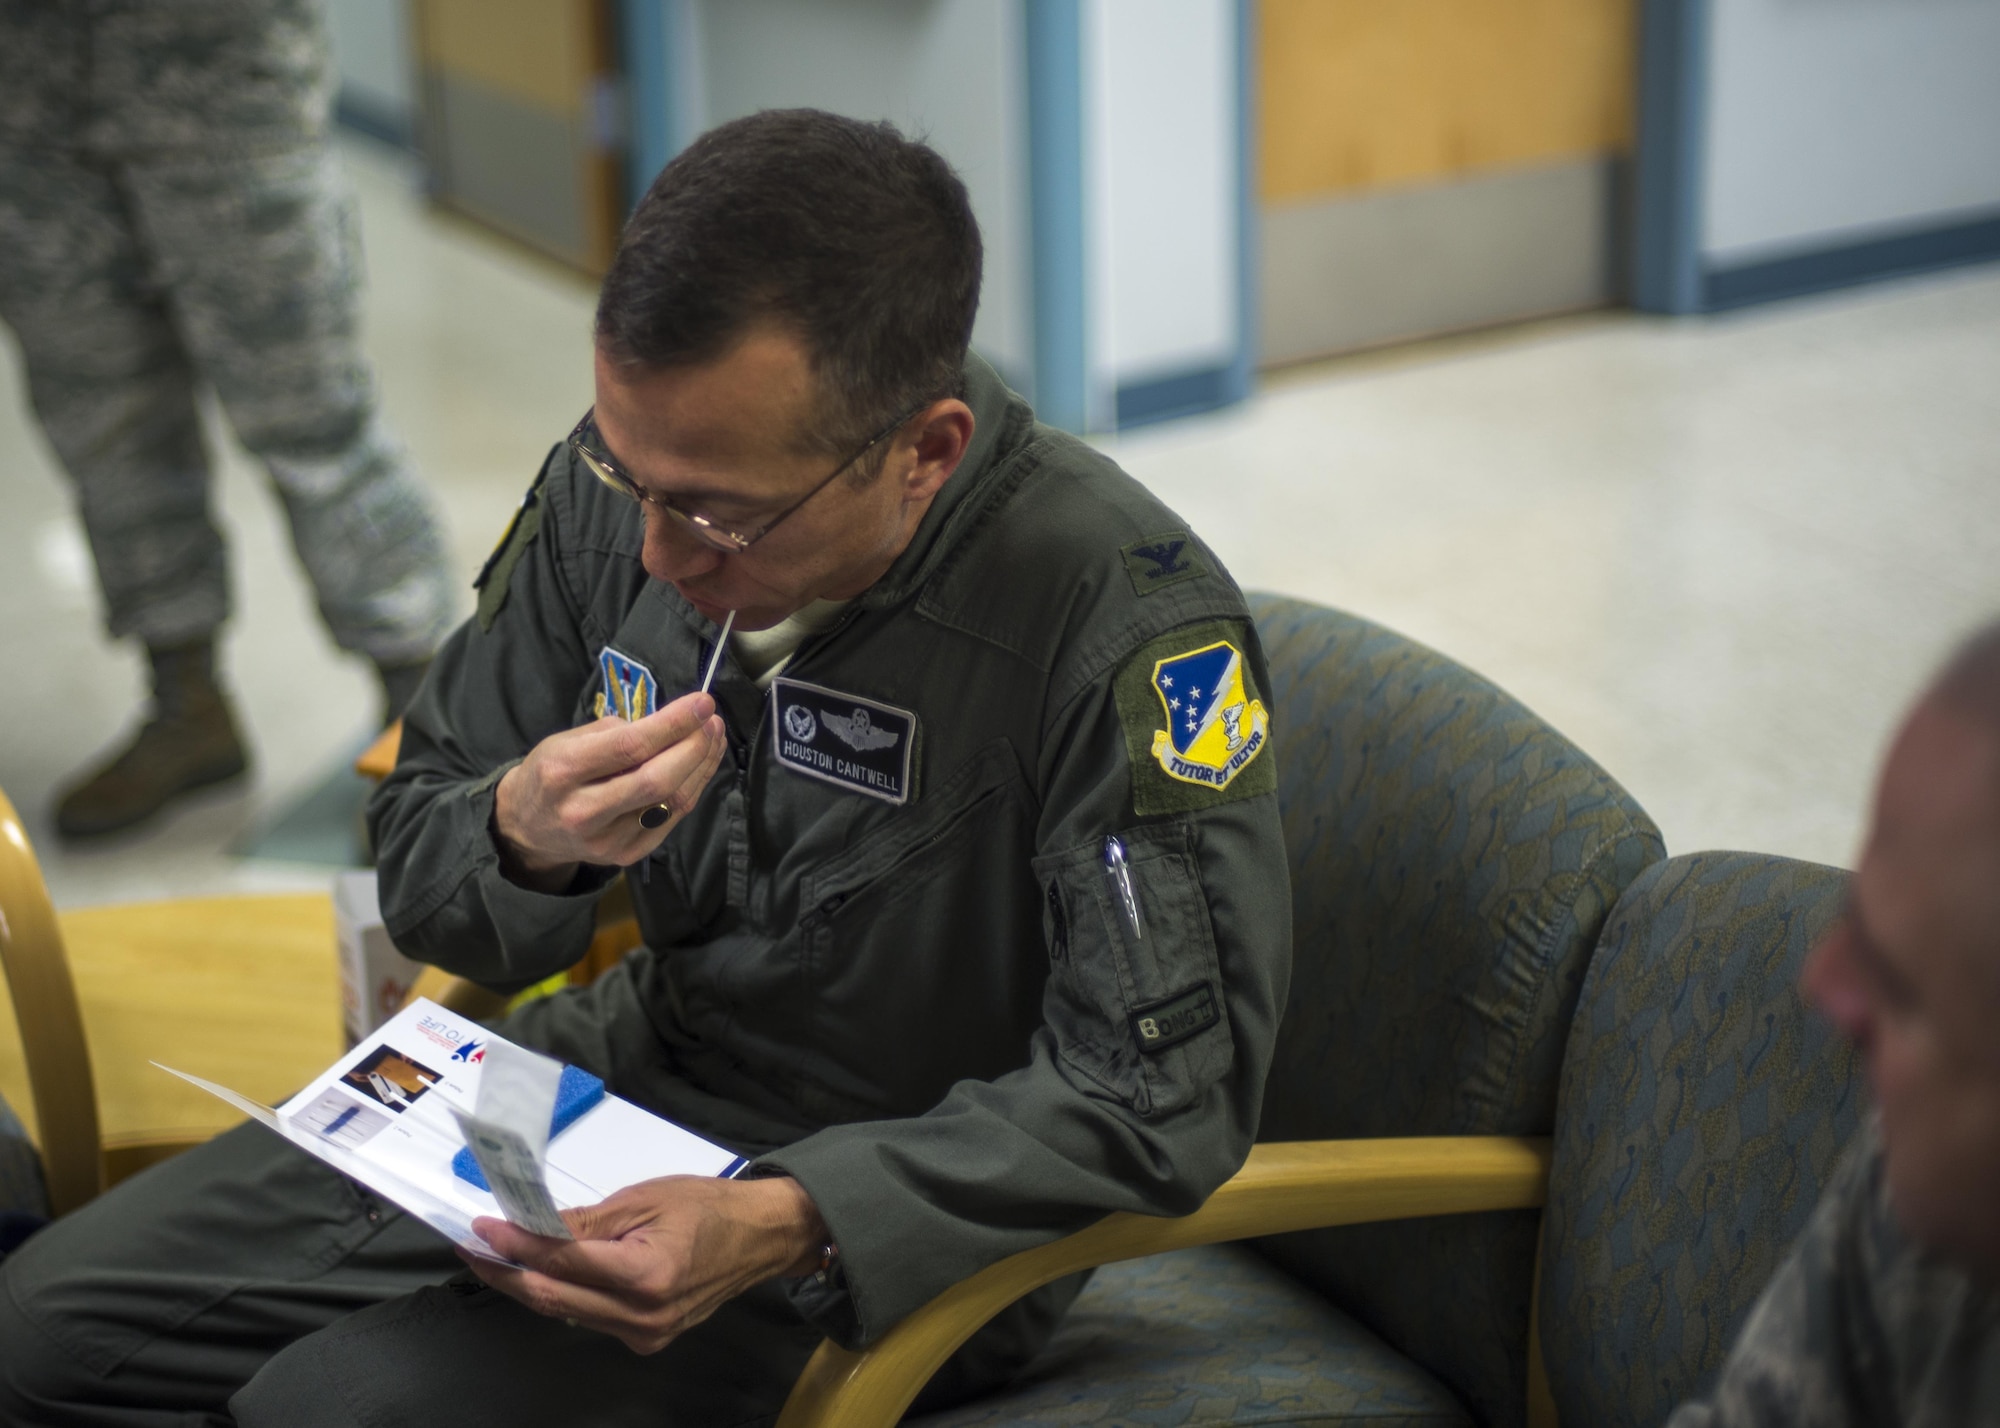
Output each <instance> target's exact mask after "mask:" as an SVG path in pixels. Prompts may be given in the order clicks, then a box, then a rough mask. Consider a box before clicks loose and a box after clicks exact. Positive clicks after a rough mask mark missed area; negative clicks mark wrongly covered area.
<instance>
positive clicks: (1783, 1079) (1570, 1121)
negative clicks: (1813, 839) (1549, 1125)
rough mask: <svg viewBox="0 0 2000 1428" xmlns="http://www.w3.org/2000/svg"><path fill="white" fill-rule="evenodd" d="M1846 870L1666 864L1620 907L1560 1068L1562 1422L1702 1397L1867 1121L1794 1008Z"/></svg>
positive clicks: (1550, 1216) (1557, 1303)
mask: <svg viewBox="0 0 2000 1428" xmlns="http://www.w3.org/2000/svg"><path fill="white" fill-rule="evenodd" d="M1845 889H1846V875H1845V874H1844V873H1840V872H1837V871H1835V870H1834V869H1832V868H1823V867H1818V866H1816V865H1813V864H1810V863H1798V862H1793V861H1792V860H1790V859H1787V858H1773V857H1768V856H1765V855H1763V854H1758V853H1696V854H1694V855H1692V856H1690V857H1683V858H1674V859H1671V860H1670V861H1668V862H1665V863H1658V864H1655V865H1654V866H1653V867H1651V868H1649V869H1647V870H1646V871H1645V872H1644V873H1642V874H1641V875H1640V876H1639V878H1638V880H1637V881H1636V882H1634V883H1633V885H1632V886H1631V887H1630V888H1628V889H1626V891H1625V895H1624V896H1623V897H1622V898H1620V899H1619V901H1618V905H1617V907H1616V908H1614V909H1613V910H1612V913H1611V918H1610V921H1609V922H1608V924H1607V925H1606V927H1605V931H1604V936H1603V937H1602V938H1601V939H1600V940H1599V943H1598V948H1597V954H1596V956H1595V957H1594V958H1592V960H1591V964H1590V972H1589V974H1588V975H1587V976H1586V977H1585V979H1584V985H1583V992H1582V997H1581V1000H1580V1001H1579V1003H1578V1006H1577V1010H1576V1017H1575V1020H1574V1022H1573V1023H1572V1025H1571V1028H1570V1034H1569V1045H1568V1048H1567V1051H1566V1053H1565V1055H1564V1058H1563V1072H1562V1093H1561V1099H1560V1101H1559V1103H1558V1107H1557V1111H1556V1136H1555V1168H1554V1172H1553V1174H1552V1177H1551V1181H1550V1186H1549V1201H1548V1210H1547V1212H1546V1224H1547V1230H1546V1234H1545V1236H1544V1243H1543V1248H1542V1260H1541V1265H1542V1296H1541V1308H1540V1314H1541V1346H1542V1353H1543V1357H1544V1360H1545V1362H1546V1366H1547V1374H1548V1384H1549V1389H1550V1392H1551V1394H1552V1395H1553V1406H1554V1408H1555V1409H1556V1410H1557V1411H1558V1412H1559V1413H1560V1415H1561V1419H1562V1421H1563V1422H1564V1423H1567V1424H1573V1425H1577V1428H1582V1425H1591V1428H1642V1425H1643V1428H1657V1425H1659V1424H1660V1423H1662V1422H1664V1421H1665V1419H1666V1416H1667V1414H1668V1413H1669V1412H1671V1411H1672V1409H1673V1406H1674V1405H1675V1404H1676V1403H1677V1402H1679V1401H1680V1400H1681V1399H1683V1398H1686V1397H1689V1396H1692V1395H1695V1394H1699V1393H1701V1392H1704V1391H1705V1390H1706V1389H1707V1388H1708V1386H1709V1384H1710V1383H1711V1382H1712V1380H1713V1375H1714V1373H1715V1371H1716V1369H1717V1368H1718V1367H1720V1365H1721V1362H1722V1359H1723V1356H1724V1355H1725V1354H1726V1353H1727V1351H1728V1348H1729V1345H1730V1344H1731V1343H1732V1342H1733V1341H1734V1340H1735V1338H1736V1334H1737V1331H1738V1330H1739V1329H1740V1328H1741V1327H1742V1325H1743V1321H1744V1319H1745V1318H1746V1317H1747V1315H1748V1313H1749V1310H1750V1306H1751V1305H1752V1304H1753V1303H1754V1302H1755V1301H1756V1298H1757V1296H1758V1294H1759V1293H1761V1292H1762V1290H1763V1288H1764V1285H1765V1283H1766V1282H1767V1281H1768V1280H1769V1279H1770V1277H1771V1274H1772V1271H1774V1270H1775V1269H1776V1268H1777V1267H1778V1264H1779V1262H1780V1261H1781V1260H1782V1259H1783V1257H1784V1255H1785V1252H1786V1249H1787V1248H1788V1247H1789V1246H1790V1244H1791V1242H1792V1240H1793V1239H1794V1238H1796V1236H1797V1235H1798V1233H1799V1231H1800V1230H1802V1229H1803V1228H1804V1227H1805V1222H1806V1218H1807V1216H1808V1215H1810V1214H1811V1212H1812V1207H1813V1205H1814V1204H1815V1203H1816V1202H1817V1201H1818V1199H1819V1195H1820V1190H1821V1188H1822V1186H1823V1185H1824V1184H1825V1182H1826V1180H1827V1178H1828V1174H1829V1172H1830V1171H1831V1170H1832V1168H1833V1165H1834V1162H1835V1161H1836V1160H1837V1159H1838V1157H1839V1154H1840V1151H1841V1149H1842V1147H1843V1146H1844V1145H1845V1144H1846V1143H1847V1141H1848V1140H1849V1139H1850V1138H1851V1137H1852V1136H1853V1133H1854V1131H1855V1129H1856V1127H1857V1126H1858V1125H1859V1124H1860V1120H1861V1116H1862V1115H1863V1113H1864V1111H1863V1104H1862V1084H1861V1078H1860V1076H1859V1073H1858V1068H1857V1066H1856V1062H1855V1057H1854V1056H1853V1054H1852V1052H1851V1051H1850V1050H1849V1049H1848V1047H1847V1046H1846V1045H1845V1043H1843V1042H1842V1041H1841V1040H1840V1039H1839V1037H1837V1036H1836V1035H1835V1034H1834V1033H1833V1031H1832V1029H1831V1028H1830V1027H1829V1026H1828V1025H1827V1024H1826V1023H1825V1022H1824V1021H1822V1020H1820V1019H1819V1018H1818V1017H1817V1016H1815V1015H1814V1014H1813V1013H1812V1012H1810V1011H1809V1010H1808V1009H1807V1008H1806V1007H1805V1005H1804V1003H1803V1002H1802V1001H1801V1000H1800V997H1799V993H1798V978H1799V969H1800V967H1801V966H1802V965H1803V964H1804V961H1805V957H1806V953H1807V951H1808V950H1810V948H1811V947H1812V945H1813V943H1814V942H1815V941H1817V940H1818V938H1819V937H1820V935H1821V934H1822V933H1823V932H1824V931H1825V930H1826V928H1827V926H1828V924H1830V923H1831V922H1832V921H1833V920H1834V918H1835V917H1837V916H1838V915H1839V911H1840V906H1841V900H1842V898H1843V896H1844V894H1845Z"/></svg>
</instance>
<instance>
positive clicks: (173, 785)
mask: <svg viewBox="0 0 2000 1428" xmlns="http://www.w3.org/2000/svg"><path fill="white" fill-rule="evenodd" d="M0 319H4V320H5V321H6V323H7V324H8V326H9V327H11V328H12V329H13V331H14V335H15V337H16V338H17V339H18V341H19V342H20V345H21V355H22V358H23V360H24V365H25V367H26V369H27V378H28V396H29V400H30V402H31V404H32V406H33V408H34V411H35V415H36V417H37V418H38V419H39V420H40V423H41V426H42V429H43V431H44V433H45V434H46V435H47V437H48V439H49V444H50V445H51V446H52V447H53V448H54V449H55V452H56V455H57V457H58V458H59V459H60V460H61V462H62V464H63V466H64V468H65V470H66V471H67V472H68V473H69V476H70V479H71V480H72V481H73V482H74V483H75V487H76V494H77V508H78V512H79V514H80V515H81V517H82V520H83V526H84V530H85V533H86V534H87V535H88V537H89V540H90V549H91V554H92V556H93V557H94V558H95V561H96V564H97V575H98V583H99V586H100V588H101V589H102V590H103V593H104V604H105V623H106V625H107V628H108V630H109V632H110V634H111V635H112V637H113V638H114V639H117V638H124V637H126V636H137V637H138V638H140V639H141V640H143V641H144V642H145V645H146V647H147V649H148V651H149V653H150V654H151V657H152V665H153V692H154V707H153V711H152V716H151V718H150V719H149V720H148V721H147V723H146V724H145V726H144V727H143V728H142V729H141V731H140V732H139V734H138V736H137V737H136V739H134V740H133V741H131V742H130V743H129V744H128V745H127V746H126V747H125V748H123V749H122V750H121V751H120V752H119V753H117V754H116V755H115V756H114V757H112V758H111V759H110V760H109V762H108V763H106V764H105V765H104V766H103V767H101V768H99V769H97V770H96V771H95V772H94V773H92V774H90V775H88V776H87V777H85V778H84V779H83V780H82V781H81V782H80V784H79V785H77V786H75V787H73V788H71V789H70V790H69V791H68V792H67V793H66V794H65V795H63V797H62V798H61V801H60V803H59V806H58V813H57V827H58V829H59V830H60V831H62V832H63V833H65V834H69V835H87V834H93V833H102V832H110V831H112V830H114V829H117V828H122V827H125V826H127V825H129V824H132V823H135V822H138V821H139V820H140V819H142V818H145V817H148V816H150V815H151V814H152V813H154V812H156V811H158V809H159V808H160V807H161V806H162V805H163V804H165V803H166V802H167V801H168V800H169V799H170V798H172V797H173V796H174V795H175V794H177V793H179V792H181V791H183V790H185V789H189V788H195V787H199V786H201V785H203V784H208V783H214V782H218V781H220V780H222V779H226V778H230V777H233V776H235V775H236V774H239V773H241V772H242V771H243V769H244V767H245V757H244V752H243V747H242V744H241V741H240V740H239V738H238V736H237V732H236V723H235V719H234V717H233V715H232V713H231V711H230V708H229V705H228V702H227V701H226V699H225V698H224V696H223V694H222V691H221V689H220V687H219V686H218V684H217V682H216V680H215V677H214V673H213V654H212V651H213V643H214V637H215V630H216V628H217V627H218V626H219V625H220V624H221V623H222V621H223V619H224V618H225V617H226V616H227V615H228V613H229V586H228V562H227V560H226V558H225V555H224V551H223V545H222V537H221V534H220V533H219V532H218V531H217V530H216V527H215V523H214V521H213V520H212V519H211V518H210V516H209V508H208V490H209V467H208V457H207V453H206V452H205V450H204V449H203V446H202V437H201V423H200V419H199V416H198V415H197V412H196V408H195V398H194V391H195V376H194V372H193V369H192V368H191V367H190V365H189V364H188V361H187V359H186V357H185V355H184V354H183V352H182V349H181V345H180V340H179V337H178V335H177V334H176V332H175V331H174V327H173V324H172V322H171V321H170V319H169V317H168V314H167V310H166V307H165V305H164V303H163V302H162V300H161V297H160V293H159V290H158V287H157V285H156V283H155V281H154V275H153V273H152V272H151V270H150V268H149V266H148V263H147V261H146V255H145V252H144V250H143V249H142V248H141V246H140V245H139V243H138V241H137V237H136V235H135V233H134V231H133V226H132V215H131V211H130V208H129V206H128V204H127V202H126V200H125V196H124V194H123V193H122V192H121V191H120V189H119V186H118V184H117V182H116V180H115V178H114V176H113V174H112V173H111V172H109V171H108V170H107V169H105V168H103V167H102V166H99V165H95V164H92V163H89V162H86V161H85V160H83V159H81V158H79V157H77V156H75V155H72V154H68V153H65V152H63V151H61V150H58V149H53V148H48V149H24V148H20V147H18V146H8V145H4V144H0Z"/></svg>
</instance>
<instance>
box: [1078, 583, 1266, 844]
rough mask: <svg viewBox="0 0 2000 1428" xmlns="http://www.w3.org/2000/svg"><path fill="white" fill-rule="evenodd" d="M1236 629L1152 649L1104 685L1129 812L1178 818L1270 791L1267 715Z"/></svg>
mask: <svg viewBox="0 0 2000 1428" xmlns="http://www.w3.org/2000/svg"><path fill="white" fill-rule="evenodd" d="M1252 638H1253V637H1252V636H1251V635H1250V633H1249V631H1248V629H1247V626H1246V625H1245V624H1244V623H1243V622H1238V621H1229V620H1211V621H1208V622H1206V623H1203V624H1199V625H1192V626H1189V627H1187V628H1186V629H1183V630H1177V631H1174V632H1173V633H1171V634H1168V635H1164V636H1162V637H1161V638H1159V639H1156V640H1153V641H1152V642H1150V643H1149V644H1147V645H1146V646H1145V647H1144V648H1143V649H1141V650H1139V651H1138V652H1137V653H1136V654H1134V655H1133V656H1132V657H1131V658H1130V659H1129V660H1127V661H1126V663H1125V665H1124V667H1123V668H1122V669H1120V670H1119V672H1118V675H1117V678H1116V680H1115V681H1114V683H1113V686H1112V689H1113V693H1114V695H1115V696H1116V698H1117V702H1118V717H1119V721H1120V722H1121V723H1122V724H1123V725H1124V727H1125V744H1126V750H1127V752H1128V754H1129V755H1130V757H1131V761H1132V808H1133V811H1134V812H1135V813H1139V814H1141V815H1148V814H1156V813H1183V812H1188V811H1190V810H1195V809H1201V808H1207V807H1210V806H1212V805H1214V804H1217V803H1221V802H1226V801H1228V800H1230V799H1235V798H1248V797H1250V796H1252V795H1255V794H1260V793H1269V792H1271V791H1272V790H1274V789H1276V788H1277V786H1278V774H1277V765H1276V764H1275V763H1274V762H1273V760H1272V757H1271V753H1270V746H1271V737H1272V735H1271V720H1270V714H1269V712H1268V711H1267V710H1266V708H1265V706H1264V702H1263V700H1262V699H1261V698H1260V697H1259V692H1258V689H1257V684H1256V676H1255V672H1254V671H1253V670H1252V668H1251V665H1250V661H1249V658H1248V651H1249V650H1251V649H1252V648H1254V646H1252V645H1251V643H1250V640H1251V639H1252Z"/></svg>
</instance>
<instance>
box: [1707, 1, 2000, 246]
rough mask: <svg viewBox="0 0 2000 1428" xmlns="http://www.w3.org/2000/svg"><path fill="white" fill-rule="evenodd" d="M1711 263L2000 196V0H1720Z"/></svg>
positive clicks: (1923, 219)
mask: <svg viewBox="0 0 2000 1428" xmlns="http://www.w3.org/2000/svg"><path fill="white" fill-rule="evenodd" d="M1708 74H1709V83H1710V93H1709V109H1708V133H1707V136H1706V151H1707V161H1706V164H1705V169H1706V173H1705V177H1704V188H1703V205H1702V215H1703V217H1702V227H1703V234H1702V249H1703V253H1704V258H1705V261H1707V262H1709V263H1711V264H1721V265H1724V266H1729V265H1735V264H1740V263H1745V262H1755V261H1759V260H1762V259H1766V258H1776V257H1784V256H1787V255H1789V254H1791V253H1794V252H1801V251H1810V250H1812V249H1815V248H1822V247H1830V246H1834V245H1836V244H1838V243H1841V242H1843V241H1854V240H1862V239H1867V238H1871V237H1876V236H1887V235H1889V234H1893V233H1896V232H1899V231H1904V230H1910V229H1921V228H1926V227H1930V226H1933V225H1934V224H1937V223H1941V222H1949V221H1951V219H1952V217H1953V216H1957V215H1963V216H1965V217H1972V216H1975V215H1978V214H1979V213H1980V211H1981V210H1992V209H1994V208H2000V0H1714V5H1713V12H1712V19H1711V29H1710V48H1709V61H1708Z"/></svg>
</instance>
